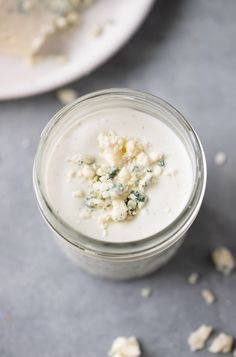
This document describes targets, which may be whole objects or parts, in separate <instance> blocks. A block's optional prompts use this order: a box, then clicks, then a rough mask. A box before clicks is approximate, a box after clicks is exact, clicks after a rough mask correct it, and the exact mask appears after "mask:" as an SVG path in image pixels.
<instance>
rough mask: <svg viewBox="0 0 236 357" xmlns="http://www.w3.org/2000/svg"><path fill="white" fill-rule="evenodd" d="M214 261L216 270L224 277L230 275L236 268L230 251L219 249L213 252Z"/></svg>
mask: <svg viewBox="0 0 236 357" xmlns="http://www.w3.org/2000/svg"><path fill="white" fill-rule="evenodd" d="M212 260H213V263H214V264H215V268H216V270H217V271H219V272H220V273H223V274H224V275H229V274H230V273H231V272H232V271H233V269H234V268H235V260H234V257H233V255H232V253H231V252H230V250H229V249H227V248H225V247H218V248H216V249H214V250H213V252H212Z"/></svg>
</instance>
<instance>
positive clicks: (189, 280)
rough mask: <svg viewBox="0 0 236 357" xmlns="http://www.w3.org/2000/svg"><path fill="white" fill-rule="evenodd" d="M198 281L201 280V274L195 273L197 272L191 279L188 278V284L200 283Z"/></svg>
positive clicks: (190, 276)
mask: <svg viewBox="0 0 236 357" xmlns="http://www.w3.org/2000/svg"><path fill="white" fill-rule="evenodd" d="M198 280H199V274H198V273H195V272H194V273H192V274H190V275H189V277H188V282H189V284H191V285H194V284H196V283H197V282H198Z"/></svg>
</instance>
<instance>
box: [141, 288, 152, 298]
mask: <svg viewBox="0 0 236 357" xmlns="http://www.w3.org/2000/svg"><path fill="white" fill-rule="evenodd" d="M140 293H141V296H142V297H143V298H149V297H150V296H151V295H152V289H151V288H148V287H147V288H143V289H141V291H140Z"/></svg>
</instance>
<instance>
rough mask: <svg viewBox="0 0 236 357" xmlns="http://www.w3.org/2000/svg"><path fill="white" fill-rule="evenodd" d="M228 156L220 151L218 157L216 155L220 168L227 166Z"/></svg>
mask: <svg viewBox="0 0 236 357" xmlns="http://www.w3.org/2000/svg"><path fill="white" fill-rule="evenodd" d="M226 159H227V158H226V154H225V153H224V152H223V151H219V152H218V153H217V154H216V155H215V163H216V165H218V166H222V165H224V164H225V162H226Z"/></svg>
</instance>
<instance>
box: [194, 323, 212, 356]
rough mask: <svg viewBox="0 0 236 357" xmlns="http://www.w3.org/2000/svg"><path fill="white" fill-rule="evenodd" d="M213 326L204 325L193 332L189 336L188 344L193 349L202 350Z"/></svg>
mask: <svg viewBox="0 0 236 357" xmlns="http://www.w3.org/2000/svg"><path fill="white" fill-rule="evenodd" d="M212 331H213V328H212V327H211V326H207V325H202V326H200V327H199V328H198V329H197V330H196V331H194V332H192V333H191V334H190V336H189V338H188V344H189V347H190V350H191V351H198V350H202V349H203V348H204V347H205V344H206V342H207V340H208V338H209V337H210V335H211V333H212Z"/></svg>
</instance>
